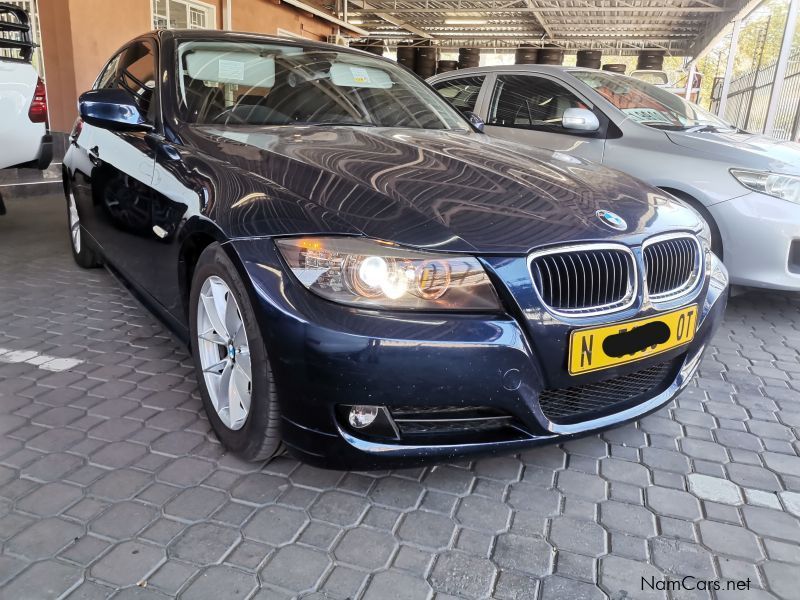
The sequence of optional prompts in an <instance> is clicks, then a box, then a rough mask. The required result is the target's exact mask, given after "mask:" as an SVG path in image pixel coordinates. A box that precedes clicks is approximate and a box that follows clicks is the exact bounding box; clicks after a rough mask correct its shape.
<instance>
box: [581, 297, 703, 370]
mask: <svg viewBox="0 0 800 600" xmlns="http://www.w3.org/2000/svg"><path fill="white" fill-rule="evenodd" d="M696 329H697V306H688V307H686V308H681V309H679V310H675V311H672V312H668V313H663V314H660V315H656V316H654V317H648V318H646V319H638V320H636V321H627V322H624V323H614V324H613V325H605V326H602V327H590V328H587V329H576V330H575V331H573V332H572V333H571V334H570V341H569V360H568V368H569V373H570V375H578V374H581V373H588V372H590V371H599V370H601V369H609V368H611V367H616V366H618V365H624V364H626V363H630V362H634V361H637V360H642V359H644V358H648V357H650V356H654V355H656V354H661V353H662V352H666V351H667V350H672V349H673V348H677V347H679V346H683V345H684V344H688V343H689V342H691V341H692V340H693V339H694V334H695V331H696Z"/></svg>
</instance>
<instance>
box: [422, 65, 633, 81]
mask: <svg viewBox="0 0 800 600" xmlns="http://www.w3.org/2000/svg"><path fill="white" fill-rule="evenodd" d="M500 71H502V72H504V73H509V72H511V73H513V72H515V71H518V72H520V73H550V74H559V73H574V72H576V71H587V72H593V71H600V69H587V68H586V67H570V66H565V65H540V64H530V65H492V66H490V67H469V68H468V69H457V70H455V71H448V72H446V73H440V74H438V75H434V76H433V77H430V78H429V79H440V78H442V79H444V78H446V77H451V76H453V75H479V74H481V73H484V74H485V73H498V72H500ZM602 73H603V74H605V75H620V73H612V72H611V71H602Z"/></svg>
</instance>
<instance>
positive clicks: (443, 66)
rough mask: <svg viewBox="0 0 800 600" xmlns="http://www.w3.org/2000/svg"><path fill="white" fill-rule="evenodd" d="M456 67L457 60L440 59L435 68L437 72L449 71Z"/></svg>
mask: <svg viewBox="0 0 800 600" xmlns="http://www.w3.org/2000/svg"><path fill="white" fill-rule="evenodd" d="M456 69H458V61H457V60H440V61H439V66H438V68H437V71H436V72H437V73H449V72H450V71H455V70H456Z"/></svg>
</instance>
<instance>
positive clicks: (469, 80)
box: [433, 75, 485, 112]
mask: <svg viewBox="0 0 800 600" xmlns="http://www.w3.org/2000/svg"><path fill="white" fill-rule="evenodd" d="M484 79H485V77H484V76H483V75H481V76H478V77H460V78H458V79H447V80H445V81H439V82H437V83H434V84H433V87H434V89H435V90H436V91H437V92H439V93H440V94H441V95H442V96H444V97H445V98H447V99H448V100H449V101H450V102H451V103H452V105H453V106H455V107H456V108H457V109H458V110H460V111H462V112H464V111H474V110H475V103H476V102H477V101H478V94H480V92H481V86H482V85H483V80H484Z"/></svg>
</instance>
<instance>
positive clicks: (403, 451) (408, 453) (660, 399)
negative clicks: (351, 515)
mask: <svg viewBox="0 0 800 600" xmlns="http://www.w3.org/2000/svg"><path fill="white" fill-rule="evenodd" d="M705 348H706V345H705V344H703V345H701V346H700V347H699V348H697V349H695V351H694V352H693V353H692V354H691V355H690V356H687V358H686V360H684V362H683V365H682V366H681V368H680V371H679V372H678V375H677V376H676V377H675V379H674V380H673V382H672V383H671V384H670V386H669V387H668V388H667V389H666V390H664V391H663V392H661V393H660V394H658V395H656V396H654V397H653V398H651V399H650V400H647V401H645V402H642V403H641V404H637V405H636V406H632V407H630V408H628V409H626V410H622V411H619V412H616V413H612V414H610V415H604V416H603V417H602V418H599V419H592V420H589V421H582V422H580V423H574V424H569V425H559V424H555V423H550V427H549V430H550V431H551V432H552V435H537V436H534V435H530V436H528V437H527V438H523V439H514V440H508V441H500V442H498V441H492V442H485V443H484V442H479V443H471V444H435V445H432V444H422V445H420V444H387V443H383V442H373V441H370V440H365V439H362V438H359V437H356V436H354V435H353V434H352V433H351V432H348V431H346V430H344V429H343V428H342V427H341V426H340V425H339V423H338V422H337V423H336V428H337V430H338V432H339V435H340V436H341V438H342V439H343V440H344V441H345V442H347V444H349V445H350V446H351V447H353V448H354V449H356V450H358V451H360V452H364V453H366V454H368V455H372V456H375V457H384V458H405V459H408V458H413V457H415V456H416V457H423V456H431V455H447V454H453V453H458V454H469V453H472V452H482V451H486V450H492V451H502V450H503V449H516V448H525V447H528V446H538V445H541V444H543V443H547V442H551V441H555V440H557V439H561V438H571V437H577V436H583V435H588V434H591V433H594V432H597V431H601V430H605V429H608V428H609V427H616V426H619V425H623V424H625V423H628V422H630V421H635V420H636V419H640V418H642V417H644V416H645V415H648V414H650V413H651V412H653V411H656V410H658V409H659V408H661V407H662V406H664V405H665V404H667V403H668V402H670V401H671V400H672V399H673V398H674V397H675V396H677V395H678V394H679V393H680V392H681V391H682V390H683V389H684V388H685V387H686V386H687V385H689V382H690V381H691V379H692V377H694V375H695V373H697V370H698V368H699V367H700V362H701V359H702V357H703V352H704V351H705ZM610 420H611V421H612V422H611V423H609V421H610Z"/></svg>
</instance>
